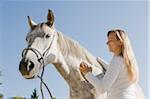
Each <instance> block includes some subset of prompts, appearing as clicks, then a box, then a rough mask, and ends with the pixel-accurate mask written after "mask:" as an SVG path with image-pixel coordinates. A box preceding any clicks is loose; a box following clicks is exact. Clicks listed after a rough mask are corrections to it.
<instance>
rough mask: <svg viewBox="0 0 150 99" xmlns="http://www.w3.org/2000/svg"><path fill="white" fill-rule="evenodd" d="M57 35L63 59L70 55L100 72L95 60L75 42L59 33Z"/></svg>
mask: <svg viewBox="0 0 150 99" xmlns="http://www.w3.org/2000/svg"><path fill="white" fill-rule="evenodd" d="M57 34H58V44H59V47H60V50H61V52H62V54H63V55H64V56H65V57H68V55H71V56H73V57H76V58H78V59H79V60H82V61H86V62H88V63H89V64H91V65H96V67H99V68H100V69H101V70H102V68H101V66H100V64H98V62H97V61H96V58H95V57H94V56H93V55H92V54H91V53H89V52H88V51H87V50H86V49H85V48H83V47H82V46H81V45H80V44H79V43H78V42H77V41H75V40H73V39H71V38H69V37H67V36H66V35H64V34H62V33H61V32H57Z"/></svg>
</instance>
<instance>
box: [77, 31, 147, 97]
mask: <svg viewBox="0 0 150 99" xmlns="http://www.w3.org/2000/svg"><path fill="white" fill-rule="evenodd" d="M107 38H108V41H107V45H108V48H109V51H110V52H112V53H113V54H114V55H113V58H112V60H111V62H110V64H109V66H108V67H107V68H106V72H105V74H104V76H103V77H102V78H98V77H96V76H94V75H93V74H92V68H91V67H89V66H88V65H87V64H86V63H85V62H82V63H81V64H80V68H79V69H80V72H81V74H82V75H83V76H84V78H85V79H86V80H88V82H89V83H91V84H92V85H93V86H94V87H95V89H96V91H97V92H99V93H104V92H107V99H144V95H143V93H142V90H141V89H140V87H139V85H138V77H139V75H138V68H137V64H136V60H135V57H134V53H133V51H132V47H131V44H130V41H129V39H128V36H127V34H126V33H125V32H124V31H123V30H120V29H116V30H111V31H109V32H108V34H107ZM99 62H100V61H99Z"/></svg>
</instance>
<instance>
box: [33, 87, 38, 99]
mask: <svg viewBox="0 0 150 99" xmlns="http://www.w3.org/2000/svg"><path fill="white" fill-rule="evenodd" d="M38 97H39V96H38V95H37V91H36V89H34V91H33V93H32V95H31V99H38Z"/></svg>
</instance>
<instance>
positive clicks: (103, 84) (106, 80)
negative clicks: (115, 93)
mask: <svg viewBox="0 0 150 99" xmlns="http://www.w3.org/2000/svg"><path fill="white" fill-rule="evenodd" d="M121 65H122V61H121V60H120V59H118V58H114V59H113V60H112V61H111V63H110V66H109V67H108V69H107V71H106V74H105V75H104V77H103V78H102V79H98V77H96V76H94V75H93V74H92V73H91V72H88V73H87V74H86V75H85V78H86V79H87V80H88V81H89V82H90V83H91V84H92V85H93V86H94V87H95V89H96V90H97V91H98V92H100V93H104V92H106V91H108V90H109V89H110V88H111V87H112V85H113V83H114V82H115V80H116V79H117V77H118V75H119V73H120V71H121V67H122V66H121Z"/></svg>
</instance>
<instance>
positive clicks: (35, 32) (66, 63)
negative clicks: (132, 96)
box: [19, 10, 105, 99]
mask: <svg viewBox="0 0 150 99" xmlns="http://www.w3.org/2000/svg"><path fill="white" fill-rule="evenodd" d="M28 22H29V25H30V27H31V31H30V32H29V33H28V34H27V37H26V40H27V42H28V48H26V50H25V51H24V52H23V58H22V60H21V61H20V65H19V70H20V72H21V74H22V76H23V77H25V78H26V79H31V78H35V77H37V75H38V73H39V71H40V70H41V69H42V66H46V65H47V64H53V65H54V66H55V67H56V69H57V70H58V72H59V73H60V74H61V75H62V77H63V78H64V79H65V80H66V82H67V83H68V85H69V87H70V99H105V98H104V96H105V94H100V93H96V91H95V89H94V88H93V86H92V85H91V84H90V83H88V82H87V81H86V80H85V79H84V78H83V77H82V75H81V73H80V71H79V64H80V62H81V61H85V62H87V63H88V64H90V65H91V66H92V68H93V74H95V75H97V74H100V73H102V70H103V69H102V66H101V65H100V64H99V63H98V62H97V61H96V58H95V57H94V56H93V55H92V54H90V53H89V52H88V51H87V50H86V49H85V48H83V47H81V45H80V44H79V43H78V42H76V41H74V40H72V39H70V38H69V37H67V36H65V35H63V34H62V33H61V32H58V31H56V29H55V27H54V15H53V13H52V11H51V10H48V16H47V22H46V23H40V24H35V23H34V22H33V21H32V20H31V19H30V17H28ZM42 63H43V65H41V64H42ZM104 64H105V63H104Z"/></svg>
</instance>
